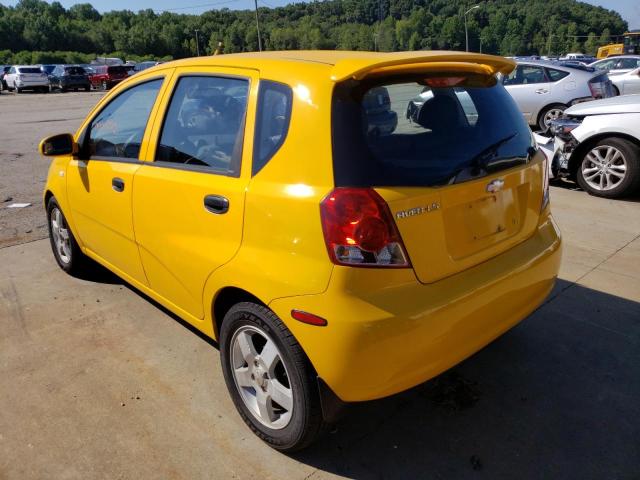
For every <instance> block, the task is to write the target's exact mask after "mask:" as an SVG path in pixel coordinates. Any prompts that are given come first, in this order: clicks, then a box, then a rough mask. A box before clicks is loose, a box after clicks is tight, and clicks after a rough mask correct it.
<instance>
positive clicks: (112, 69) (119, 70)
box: [107, 67, 127, 74]
mask: <svg viewBox="0 0 640 480" xmlns="http://www.w3.org/2000/svg"><path fill="white" fill-rule="evenodd" d="M107 73H109V74H114V73H127V70H126V69H125V68H124V67H108V68H107Z"/></svg>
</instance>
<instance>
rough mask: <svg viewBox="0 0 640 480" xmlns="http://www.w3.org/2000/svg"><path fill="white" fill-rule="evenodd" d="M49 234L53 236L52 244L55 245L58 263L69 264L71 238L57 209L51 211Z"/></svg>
mask: <svg viewBox="0 0 640 480" xmlns="http://www.w3.org/2000/svg"><path fill="white" fill-rule="evenodd" d="M51 234H52V235H53V244H54V245H55V248H56V252H57V254H58V257H59V258H60V261H62V262H63V263H65V264H69V263H70V262H71V238H70V235H69V228H68V226H67V223H66V222H65V220H64V216H63V215H62V212H61V211H60V209H59V208H57V207H54V208H53V209H52V210H51Z"/></svg>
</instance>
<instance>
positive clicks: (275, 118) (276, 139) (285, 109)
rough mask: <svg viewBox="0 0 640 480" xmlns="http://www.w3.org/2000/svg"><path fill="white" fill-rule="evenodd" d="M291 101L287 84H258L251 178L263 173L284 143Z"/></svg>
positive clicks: (263, 81) (266, 81)
mask: <svg viewBox="0 0 640 480" xmlns="http://www.w3.org/2000/svg"><path fill="white" fill-rule="evenodd" d="M292 98H293V94H292V92H291V88H290V87H289V86H288V85H285V84H283V83H278V82H272V81H268V80H262V81H261V82H260V91H259V93H258V111H257V114H256V118H257V121H256V133H255V139H254V146H253V165H252V168H251V174H252V175H255V174H257V173H258V172H259V171H260V170H262V167H264V166H265V165H266V164H267V163H268V162H269V160H271V157H273V155H274V154H275V153H276V152H277V151H278V149H279V148H280V147H281V146H282V144H283V143H284V141H285V138H286V137H287V132H288V131H289V123H290V121H291V103H292Z"/></svg>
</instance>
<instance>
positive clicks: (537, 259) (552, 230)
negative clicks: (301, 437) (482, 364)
mask: <svg viewBox="0 0 640 480" xmlns="http://www.w3.org/2000/svg"><path fill="white" fill-rule="evenodd" d="M560 257H561V239H560V233H559V231H558V229H557V227H556V225H555V223H554V222H553V219H552V218H551V217H550V216H549V217H548V218H547V219H546V220H544V222H543V223H541V224H540V226H539V228H538V230H537V231H536V233H535V234H534V235H533V236H532V237H531V238H529V239H528V240H527V241H525V242H523V243H521V244H520V245H518V246H516V247H515V248H513V249H511V250H509V251H508V252H505V253H503V254H502V255H499V256H498V257H495V258H493V259H492V260H490V261H487V262H485V263H483V264H480V265H478V266H476V267H473V268H471V269H468V270H466V271H464V272H461V273H459V274H456V275H454V276H451V277H449V278H446V279H443V280H441V281H438V282H435V283H433V284H428V285H425V284H421V283H419V282H418V281H417V280H416V277H415V275H414V273H413V271H412V270H409V269H398V270H393V271H391V270H381V269H362V268H360V269H359V268H346V267H335V268H334V272H333V274H332V278H331V282H330V284H329V287H328V289H327V291H326V292H324V293H323V294H320V295H308V296H298V297H287V298H280V299H276V300H274V301H272V302H271V304H270V307H271V308H272V309H273V310H274V312H275V313H276V314H278V315H279V316H280V318H283V319H285V321H286V322H287V325H288V326H289V328H290V330H291V331H292V333H293V334H294V335H295V337H296V338H297V339H298V341H299V342H300V344H301V345H302V348H303V349H304V350H305V352H306V354H307V356H308V357H309V359H310V360H311V362H312V364H313V365H314V367H315V369H316V371H317V373H318V375H319V376H320V377H321V378H322V379H323V380H324V381H325V382H326V383H327V385H328V386H329V387H330V388H331V389H332V390H333V391H334V392H335V394H336V395H337V396H338V397H339V398H340V399H341V400H343V401H345V402H355V401H364V400H372V399H375V398H381V397H385V396H388V395H392V394H395V393H398V392H401V391H403V390H406V389H408V388H411V387H413V386H415V385H418V384H420V383H423V382H425V381H427V380H429V379H430V378H433V377H434V376H436V375H438V374H440V373H442V372H443V371H445V370H447V369H449V368H450V367H452V366H453V365H456V364H457V363H459V362H460V361H462V360H463V359H465V358H467V357H468V356H470V355H472V354H474V353H475V352H477V351H478V350H480V349H481V348H482V347H484V346H485V345H487V344H488V343H490V342H491V341H492V340H494V339H495V338H496V337H498V336H500V335H501V334H502V333H504V332H506V331H507V330H509V329H510V328H511V327H513V326H514V325H516V324H517V323H518V322H520V321H521V320H522V319H524V318H525V317H526V316H527V315H529V314H530V313H531V312H532V311H533V310H535V309H536V308H537V307H538V306H539V305H540V304H541V303H542V302H543V301H544V299H545V298H546V297H547V295H548V294H549V292H550V291H551V289H552V288H553V285H554V282H555V278H556V275H557V273H558V270H559V267H560ZM292 309H300V310H305V311H309V312H311V313H313V314H316V315H319V316H321V317H323V318H326V319H327V320H328V325H327V326H326V327H315V326H310V325H305V324H302V323H299V322H296V321H295V320H291V321H289V319H291V316H290V312H291V310H292Z"/></svg>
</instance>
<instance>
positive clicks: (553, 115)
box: [542, 108, 564, 128]
mask: <svg viewBox="0 0 640 480" xmlns="http://www.w3.org/2000/svg"><path fill="white" fill-rule="evenodd" d="M563 113H564V110H563V109H561V108H551V109H549V110H548V111H547V112H546V113H545V114H544V118H543V120H542V121H543V122H544V126H545V127H547V128H549V127H550V126H551V122H552V121H553V120H557V119H559V118H560V117H561V116H562V114H563Z"/></svg>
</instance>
